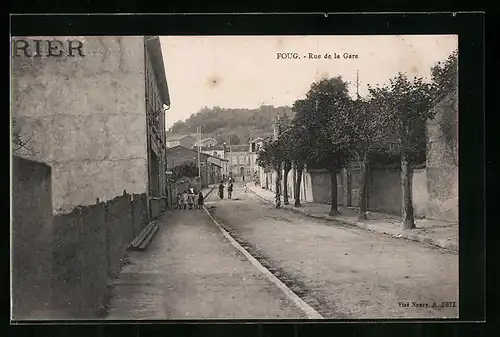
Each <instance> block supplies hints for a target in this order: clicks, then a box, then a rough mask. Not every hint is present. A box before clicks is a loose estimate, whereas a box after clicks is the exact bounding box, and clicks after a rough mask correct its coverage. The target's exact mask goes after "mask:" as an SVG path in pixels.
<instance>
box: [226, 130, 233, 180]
mask: <svg viewBox="0 0 500 337" xmlns="http://www.w3.org/2000/svg"><path fill="white" fill-rule="evenodd" d="M232 157H233V152H232V150H231V135H229V172H228V173H227V174H228V175H229V176H230V177H231V178H232V177H233V158H232Z"/></svg>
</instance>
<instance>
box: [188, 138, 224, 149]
mask: <svg viewBox="0 0 500 337" xmlns="http://www.w3.org/2000/svg"><path fill="white" fill-rule="evenodd" d="M217 144H219V141H218V140H217V139H215V138H212V137H208V138H205V139H202V140H200V141H199V142H195V144H194V145H195V146H198V145H200V146H203V147H213V146H216V145H217Z"/></svg>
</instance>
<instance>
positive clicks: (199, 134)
mask: <svg viewBox="0 0 500 337" xmlns="http://www.w3.org/2000/svg"><path fill="white" fill-rule="evenodd" d="M196 133H197V134H198V178H200V183H201V162H200V145H201V144H200V143H201V126H200V125H198V127H197V128H196Z"/></svg>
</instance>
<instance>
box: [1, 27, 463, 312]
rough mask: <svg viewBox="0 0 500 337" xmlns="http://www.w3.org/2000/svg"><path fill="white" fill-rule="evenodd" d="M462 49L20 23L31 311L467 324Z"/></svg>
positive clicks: (25, 254) (20, 150)
mask: <svg viewBox="0 0 500 337" xmlns="http://www.w3.org/2000/svg"><path fill="white" fill-rule="evenodd" d="M458 59H459V53H458V35H281V36H280V35H263V36H257V35H248V36H243V35H241V36H229V35H227V36H215V35H204V36H202V35H198V36H180V35H164V36H16V37H12V39H11V61H10V66H11V111H10V116H11V186H12V189H11V193H12V199H11V200H12V201H11V224H10V232H11V254H10V259H11V319H12V320H14V321H23V320H28V321H47V320H48V321H51V320H99V321H103V322H106V321H111V320H112V321H132V320H134V321H135V320H161V321H168V320H221V319H224V320H264V319H265V320H332V319H342V320H359V319H411V318H413V319H456V318H458V312H459V244H458V241H459V240H458V236H459V235H458V233H459V230H458V229H459V224H458V222H459V220H458V218H459V216H458V214H459V210H458V203H459V202H458V199H459V198H458V174H459V170H458V81H459V79H458ZM463 247H465V246H463Z"/></svg>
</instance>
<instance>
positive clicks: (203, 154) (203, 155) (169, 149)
mask: <svg viewBox="0 0 500 337" xmlns="http://www.w3.org/2000/svg"><path fill="white" fill-rule="evenodd" d="M178 149H181V150H188V151H190V152H192V153H194V154H196V155H197V154H198V151H197V150H195V149H191V148H189V147H185V146H182V145H176V146H173V147H168V148H167V149H166V151H167V154H168V153H171V152H173V151H175V150H178ZM200 156H201V157H203V158H209V157H211V158H215V159H218V160H222V161H229V160H227V159H224V158H219V157H216V156H212V155H210V154H208V153H203V152H200Z"/></svg>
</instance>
